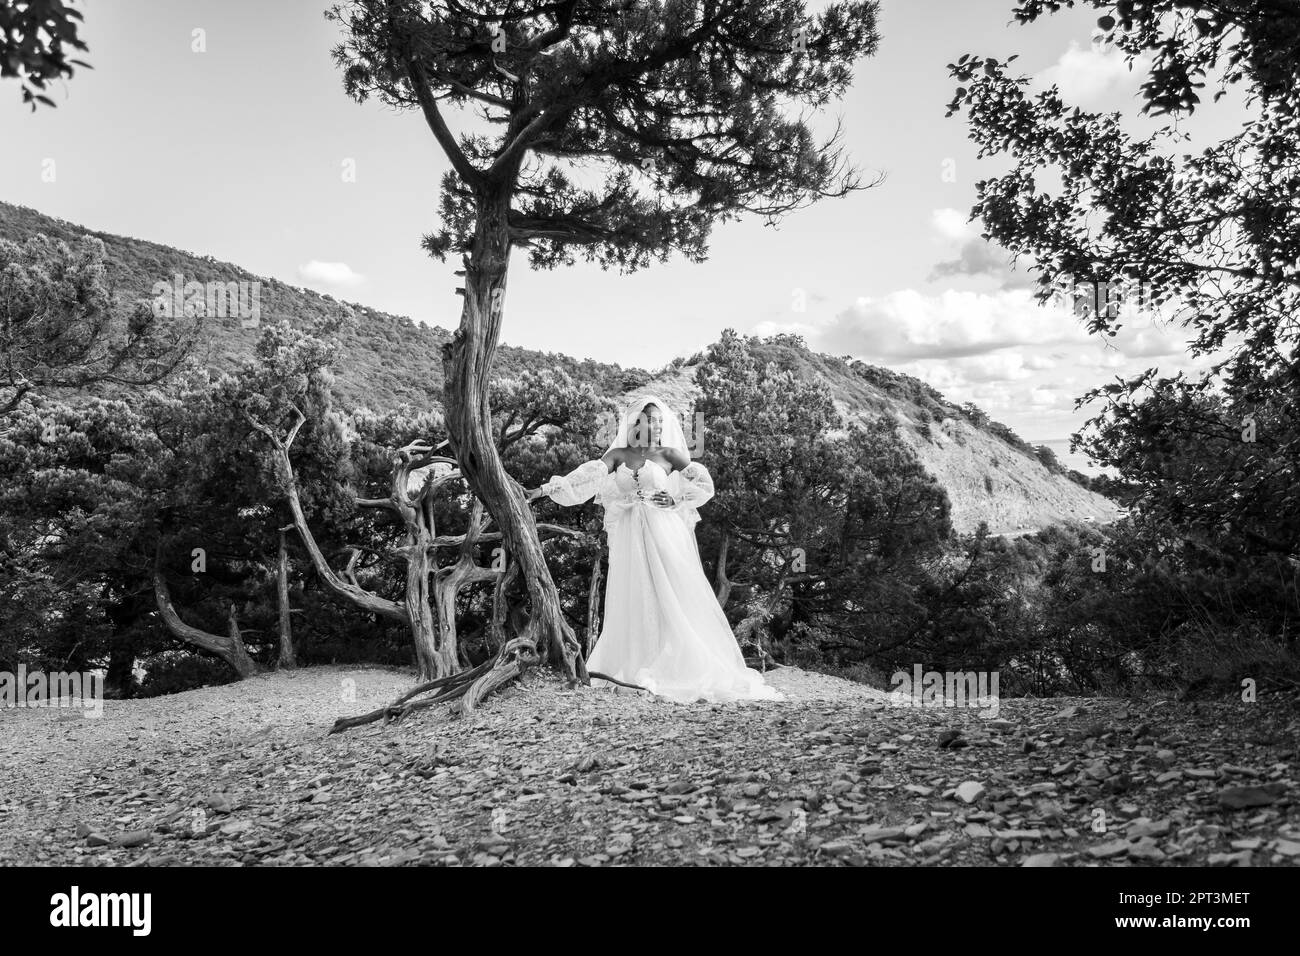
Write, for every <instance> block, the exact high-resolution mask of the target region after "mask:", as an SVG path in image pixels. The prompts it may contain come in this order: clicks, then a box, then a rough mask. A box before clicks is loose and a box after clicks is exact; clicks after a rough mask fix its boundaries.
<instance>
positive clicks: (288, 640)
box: [275, 525, 298, 667]
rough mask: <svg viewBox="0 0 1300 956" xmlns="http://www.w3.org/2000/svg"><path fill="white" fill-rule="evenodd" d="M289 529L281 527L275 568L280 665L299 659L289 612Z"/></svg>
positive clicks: (289, 665) (292, 664) (293, 663)
mask: <svg viewBox="0 0 1300 956" xmlns="http://www.w3.org/2000/svg"><path fill="white" fill-rule="evenodd" d="M290 527H292V525H290ZM287 530H288V529H287V528H281V529H280V554H279V562H278V563H277V565H276V569H275V598H276V603H277V604H278V605H279V609H280V666H281V667H297V666H298V660H297V657H296V656H295V655H294V652H293V621H292V619H291V615H290V613H289V551H288V549H287V548H286V547H285V544H284V533H285V531H287Z"/></svg>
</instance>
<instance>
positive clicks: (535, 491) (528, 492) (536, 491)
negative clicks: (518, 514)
mask: <svg viewBox="0 0 1300 956" xmlns="http://www.w3.org/2000/svg"><path fill="white" fill-rule="evenodd" d="M542 494H543V492H542V489H541V488H525V489H524V500H525V501H535V500H536V499H538V498H540V497H542Z"/></svg>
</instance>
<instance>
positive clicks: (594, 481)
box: [542, 458, 609, 505]
mask: <svg viewBox="0 0 1300 956" xmlns="http://www.w3.org/2000/svg"><path fill="white" fill-rule="evenodd" d="M608 474H609V466H608V465H606V464H605V463H604V462H603V461H601V460H600V459H599V458H594V459H592V460H591V461H584V462H583V463H582V464H581V465H579V466H578V467H577V468H575V469H573V471H571V472H569V473H568V474H567V475H552V476H551V480H550V481H548V482H546V484H544V485H542V494H544V495H547V496H549V497H550V499H551V500H552V501H554V502H555V503H556V504H561V505H580V504H582V503H583V502H584V501H588V500H589V499H590V498H591V497H592V496H593V495H595V494H596V493H597V492H598V491H599V490H600V486H601V483H602V482H604V480H605V477H606V476H607V475H608Z"/></svg>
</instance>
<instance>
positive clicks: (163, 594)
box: [153, 563, 262, 677]
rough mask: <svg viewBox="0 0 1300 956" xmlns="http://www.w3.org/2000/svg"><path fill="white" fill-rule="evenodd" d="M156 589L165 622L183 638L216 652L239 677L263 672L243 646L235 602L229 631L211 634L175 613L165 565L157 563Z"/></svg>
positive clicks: (159, 607) (231, 607) (154, 576)
mask: <svg viewBox="0 0 1300 956" xmlns="http://www.w3.org/2000/svg"><path fill="white" fill-rule="evenodd" d="M153 589H154V595H155V597H156V599H157V601H158V612H159V613H160V614H161V615H162V619H163V623H165V624H166V625H167V629H168V630H169V631H171V632H172V633H173V634H175V635H176V636H177V637H179V638H180V639H181V640H182V641H186V642H188V643H190V644H193V645H194V646H195V647H199V648H202V649H203V650H205V651H209V652H211V653H213V654H216V655H217V656H218V657H220V658H221V659H222V660H223V661H225V662H226V663H227V664H229V665H230V666H231V667H233V668H234V669H235V673H236V674H238V675H239V676H240V677H252V676H253V675H254V674H260V673H261V672H262V668H261V666H259V665H258V663H257V661H255V660H253V659H252V658H251V657H249V656H248V649H247V648H246V647H244V640H243V638H242V637H241V636H240V634H239V624H238V623H237V622H236V621H235V607H234V605H233V604H232V605H231V606H230V614H229V625H230V632H229V634H228V635H227V636H225V637H222V636H221V635H220V634H209V633H208V632H207V631H204V630H202V629H200V628H197V627H192V626H191V625H189V624H186V623H185V622H184V621H182V620H181V616H180V615H179V614H177V613H176V608H175V607H173V606H172V599H171V594H170V593H169V592H168V590H167V582H166V580H165V579H164V578H163V573H162V568H161V567H160V566H159V565H158V564H157V563H155V564H154V569H153Z"/></svg>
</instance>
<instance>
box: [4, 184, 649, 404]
mask: <svg viewBox="0 0 1300 956" xmlns="http://www.w3.org/2000/svg"><path fill="white" fill-rule="evenodd" d="M38 234H44V235H46V236H49V237H50V238H57V239H63V240H65V241H67V242H70V243H71V242H75V241H77V240H78V239H80V238H81V237H82V236H95V237H96V238H99V239H101V240H103V242H104V246H105V248H106V249H107V251H108V258H109V260H110V261H111V262H112V264H113V267H112V269H111V274H110V281H111V282H112V284H113V286H114V288H115V291H116V293H117V295H118V296H119V298H120V299H121V300H122V301H124V302H129V301H134V300H135V299H139V298H143V299H152V290H153V287H154V284H155V283H157V282H166V283H171V282H172V281H173V277H174V276H176V275H178V274H179V275H181V276H183V277H184V279H183V281H185V282H215V281H221V282H240V281H244V282H253V281H259V282H260V283H261V290H260V309H261V315H262V322H264V323H265V322H273V321H278V320H280V319H287V320H288V321H289V322H290V323H291V324H293V325H294V326H295V327H300V328H301V327H305V326H306V325H307V324H308V323H310V322H312V321H314V320H316V319H319V318H324V317H334V316H348V315H352V316H355V318H356V322H355V323H345V325H344V328H343V330H342V331H341V332H340V333H339V334H338V336H337V337H338V339H339V340H340V343H341V345H342V348H343V355H344V356H346V364H343V365H341V366H340V368H339V369H337V374H336V376H335V382H334V391H335V394H336V396H337V397H338V399H339V401H340V402H341V403H342V404H343V405H345V406H348V407H357V406H361V405H365V406H367V407H369V408H371V409H374V410H376V411H380V410H383V409H387V408H392V407H394V406H396V405H398V404H400V403H403V402H405V403H407V404H409V405H412V406H413V407H415V408H428V407H429V406H430V405H439V404H440V403H441V396H442V356H441V352H440V349H441V347H442V345H443V343H445V342H447V341H448V340H450V338H451V333H450V332H448V331H447V330H446V329H443V328H439V327H438V326H428V325H420V324H418V323H416V322H412V321H411V320H410V319H409V318H406V317H405V316H400V315H391V314H389V313H387V312H381V311H379V310H378V309H372V308H369V307H367V306H364V305H360V304H358V303H349V302H342V301H339V300H337V299H335V298H334V297H333V296H329V295H322V294H321V293H319V292H315V291H313V290H311V289H305V288H300V287H298V286H292V285H288V284H287V283H284V282H281V281H279V280H278V279H273V278H266V277H264V276H256V275H253V274H252V273H251V272H248V271H247V270H246V269H241V268H240V267H239V266H236V265H232V264H231V263H228V262H219V261H218V260H216V259H214V258H212V257H211V256H197V255H194V254H193V253H189V252H184V251H182V250H180V249H174V248H172V247H171V246H164V245H160V244H158V243H155V242H146V241H144V240H141V239H130V238H127V237H124V236H115V235H112V234H111V233H106V232H97V231H95V230H93V229H86V228H84V227H82V226H79V225H76V224H75V223H70V222H66V221H65V220H62V219H55V218H53V217H51V216H46V215H44V214H42V213H39V212H37V211H36V210H34V209H29V208H27V207H25V206H12V205H9V204H7V203H3V202H0V237H2V238H5V239H11V240H13V241H15V242H23V241H25V240H27V239H30V238H32V237H33V236H36V235H38ZM258 334H259V333H258V330H257V329H255V328H250V329H245V328H243V327H241V325H240V322H239V320H238V319H237V318H228V319H210V320H206V321H204V322H203V323H202V335H203V346H202V352H201V355H200V358H201V359H202V361H203V362H204V363H205V364H206V365H207V366H209V367H210V368H213V369H218V370H222V369H227V368H229V367H230V366H231V364H232V362H233V359H235V358H236V357H237V356H240V355H248V354H250V353H251V352H252V349H253V343H254V342H255V341H256V340H257V336H258ZM528 368H563V369H565V370H567V371H568V372H569V373H570V374H572V375H574V376H575V377H579V378H581V379H583V380H584V381H590V382H592V383H593V384H594V385H595V386H596V387H597V388H598V389H601V390H603V391H617V390H618V389H619V388H621V387H622V386H623V383H624V381H625V380H626V379H627V378H628V377H629V376H631V377H632V378H633V379H634V380H639V379H642V378H644V377H645V375H646V373H645V372H643V371H640V370H638V369H631V370H624V369H623V368H621V367H620V366H618V365H613V364H609V363H603V362H591V361H586V360H579V359H574V358H571V357H569V356H567V355H563V354H560V353H558V352H537V351H534V350H531V349H520V348H514V347H512V346H509V345H503V346H501V347H500V348H499V349H498V350H497V355H496V363H495V366H494V368H493V374H494V377H496V378H498V379H501V378H510V377H514V376H517V375H519V374H520V373H521V372H522V371H523V370H525V369H528Z"/></svg>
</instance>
